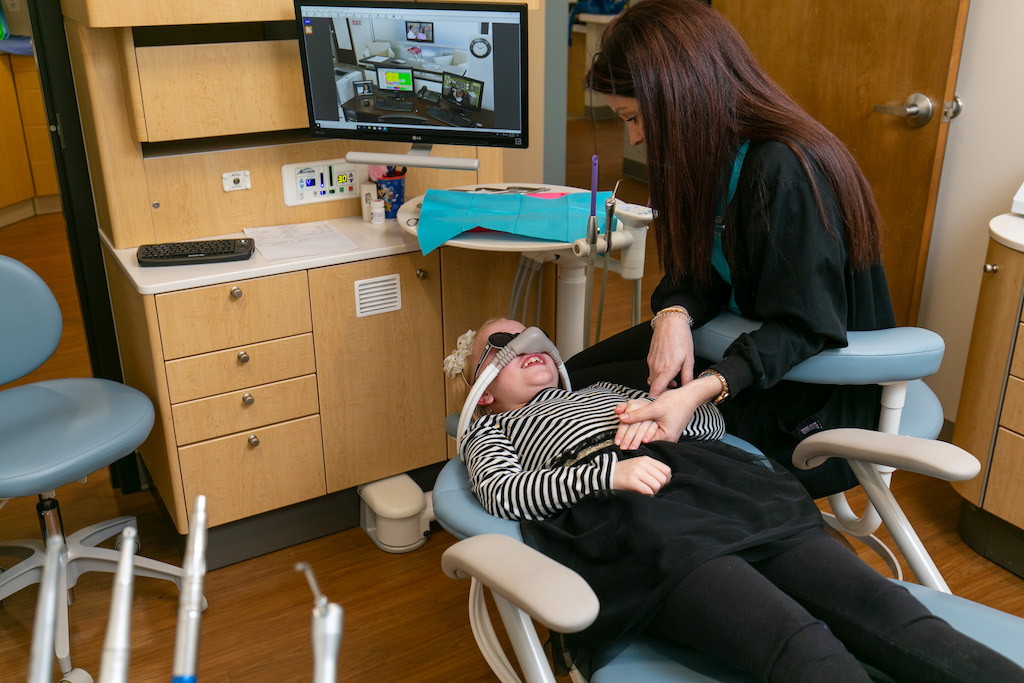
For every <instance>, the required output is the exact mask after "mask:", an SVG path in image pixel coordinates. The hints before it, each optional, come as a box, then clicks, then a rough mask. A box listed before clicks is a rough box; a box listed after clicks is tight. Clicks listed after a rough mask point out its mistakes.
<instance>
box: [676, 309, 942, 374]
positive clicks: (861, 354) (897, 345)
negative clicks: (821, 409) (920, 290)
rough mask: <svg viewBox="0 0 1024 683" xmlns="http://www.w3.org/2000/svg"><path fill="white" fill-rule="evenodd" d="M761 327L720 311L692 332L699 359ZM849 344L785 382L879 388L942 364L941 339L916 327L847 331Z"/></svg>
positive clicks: (796, 371) (820, 356) (819, 356)
mask: <svg viewBox="0 0 1024 683" xmlns="http://www.w3.org/2000/svg"><path fill="white" fill-rule="evenodd" d="M760 326H761V323H759V322H757V321H754V320H748V319H747V318H741V317H740V316H738V315H735V314H733V313H720V314H719V315H718V316H716V317H715V318H714V319H712V320H710V321H708V322H707V323H705V324H704V325H702V326H701V327H699V328H697V329H695V330H694V331H693V344H694V348H695V349H696V351H697V355H699V356H700V357H701V358H707V359H708V360H711V361H717V360H720V359H721V358H722V357H723V356H724V355H725V351H726V349H727V348H729V346H730V345H731V344H732V343H733V341H735V340H736V337H738V336H740V335H741V334H744V333H748V332H752V331H753V330H756V329H757V328H759V327H760ZM846 341H847V344H848V345H847V346H846V347H844V348H841V349H825V350H824V351H822V352H820V353H818V354H817V355H815V356H812V357H811V358H808V359H807V360H805V361H804V362H803V363H800V364H799V365H797V366H796V367H794V368H792V369H791V370H790V371H789V372H788V373H786V377H785V378H786V379H788V380H792V381H794V382H807V383H811V384H881V383H883V382H895V381H903V380H911V379H918V378H921V377H927V376H929V375H933V374H935V373H936V372H937V371H938V369H939V364H940V363H941V362H942V354H943V352H944V351H945V348H946V347H945V343H944V342H943V341H942V337H940V336H939V335H937V334H935V333H934V332H931V331H929V330H926V329H924V328H920V327H894V328H891V329H887V330H871V331H864V332H847V333H846Z"/></svg>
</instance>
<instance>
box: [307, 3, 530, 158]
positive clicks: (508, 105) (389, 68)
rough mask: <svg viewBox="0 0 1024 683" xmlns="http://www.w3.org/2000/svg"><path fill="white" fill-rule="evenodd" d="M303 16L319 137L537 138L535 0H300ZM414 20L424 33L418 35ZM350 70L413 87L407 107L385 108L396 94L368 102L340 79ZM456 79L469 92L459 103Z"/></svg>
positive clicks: (524, 141) (519, 141)
mask: <svg viewBox="0 0 1024 683" xmlns="http://www.w3.org/2000/svg"><path fill="white" fill-rule="evenodd" d="M295 17H296V21H297V24H298V29H299V51H300V54H301V58H302V72H303V80H304V86H305V90H306V101H307V111H308V114H309V124H310V131H311V133H312V134H313V135H314V136H316V137H331V138H352V139H361V140H388V141H399V142H401V141H405V142H410V143H413V144H416V145H419V144H421V143H426V144H436V143H443V144H455V145H479V146H493V147H513V148H525V147H527V146H528V126H527V119H528V111H529V110H528V98H527V93H528V85H529V84H528V83H527V73H528V69H527V6H526V5H525V4H499V3H493V4H492V3H486V2H480V3H477V2H458V1H442V2H430V1H429V0H428V1H425V2H411V1H409V0H390V1H389V0H295ZM413 24H416V25H418V26H416V27H415V28H416V29H417V34H416V36H417V39H416V40H412V39H410V38H409V34H410V32H411V28H412V26H411V25H413ZM421 29H422V30H421ZM420 33H422V34H423V35H424V36H429V38H430V39H432V40H433V42H429V41H427V40H421V39H419V36H420ZM335 41H336V42H335ZM354 71H355V72H358V74H357V75H354V76H353V75H350V74H352V72H354ZM346 77H348V78H350V79H352V78H354V79H362V80H372V81H374V82H375V83H376V84H377V89H378V90H389V91H393V92H394V91H397V92H404V93H410V91H411V93H410V94H408V95H405V96H403V99H404V100H405V101H406V105H405V106H406V108H405V109H404V110H402V111H391V110H384V109H383V108H382V109H381V110H379V111H378V110H377V109H376V108H375V105H376V104H377V103H378V100H379V103H386V98H374V100H373V101H372V102H371V103H370V104H371V105H373V106H368V105H367V100H366V98H365V96H360V95H359V94H357V93H353V94H349V89H347V88H339V87H338V82H339V79H343V78H346ZM445 83H448V84H449V85H452V86H453V88H449V91H450V92H449V94H446V93H445ZM496 83H501V87H500V88H498V87H495V84H496ZM455 85H458V86H461V89H462V93H468V97H467V96H466V95H465V94H463V95H462V101H458V98H457V97H456V96H455V95H454V94H451V93H452V92H453V91H454V86H455ZM346 97H348V98H349V99H347V100H345V101H342V100H344V99H345V98H346ZM410 103H411V104H413V110H412V111H409V110H408V108H407V107H408V104H410Z"/></svg>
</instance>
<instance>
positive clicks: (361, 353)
mask: <svg viewBox="0 0 1024 683" xmlns="http://www.w3.org/2000/svg"><path fill="white" fill-rule="evenodd" d="M445 254H447V255H449V256H454V255H457V256H458V257H460V258H462V259H465V261H466V262H465V263H464V264H463V266H462V267H460V268H453V269H452V273H451V276H450V277H449V278H448V280H446V281H450V284H451V286H452V288H453V293H454V292H458V293H459V296H453V294H449V295H448V296H445V297H442V287H441V274H440V272H441V262H442V256H443V255H445ZM121 255H123V253H122V254H121ZM105 257H106V259H107V274H108V280H109V284H110V292H111V299H112V302H113V304H114V312H115V313H114V317H115V324H116V327H117V333H118V345H119V349H120V351H121V357H122V365H123V366H124V374H125V381H126V382H127V383H128V384H129V385H131V386H134V387H136V388H138V389H140V390H141V391H144V392H145V393H146V394H147V395H148V396H149V397H150V398H151V399H152V401H153V404H154V406H155V408H156V412H157V420H156V425H155V426H154V429H153V433H152V434H151V435H150V438H149V439H148V440H147V441H146V443H145V444H143V446H142V447H141V448H140V449H139V452H140V453H141V455H142V457H143V460H144V461H145V463H146V466H147V469H148V471H149V472H150V474H151V475H152V478H153V480H154V483H155V485H156V489H157V491H158V493H159V496H160V499H161V501H162V502H163V504H164V507H165V508H166V509H167V510H168V512H169V513H170V516H171V518H172V520H173V521H174V523H175V525H176V527H177V529H178V531H179V532H180V533H185V532H186V531H187V529H188V514H189V508H190V507H191V501H192V500H193V499H194V497H195V496H196V495H197V494H199V493H203V494H205V495H206V496H207V507H208V510H209V516H210V521H209V524H210V526H211V527H217V526H218V525H222V524H226V523H228V522H234V521H238V520H243V519H246V518H249V517H252V516H253V515H257V514H261V513H265V512H268V511H271V510H277V509H279V508H284V507H288V506H292V505H295V504H297V503H301V502H304V501H309V500H311V499H314V498H320V497H323V496H326V495H328V494H332V493H336V492H342V491H346V490H349V489H352V488H353V487H355V486H358V485H360V484H365V483H367V482H371V481H376V480H378V479H382V478H384V477H389V476H392V475H395V474H399V473H402V472H409V471H413V470H417V469H420V468H423V467H427V466H429V465H433V464H435V463H439V462H442V461H444V460H445V459H446V457H447V455H448V439H447V437H446V435H445V433H444V416H445V415H446V414H447V412H448V411H449V410H451V409H452V408H451V406H450V405H446V385H445V379H444V374H443V373H442V372H441V359H442V358H443V357H444V354H445V340H446V339H448V338H451V339H454V338H455V337H456V336H458V334H461V333H462V332H464V331H465V328H464V327H462V326H463V325H464V324H465V320H466V318H470V319H472V320H474V321H475V322H472V323H470V324H472V325H477V324H479V322H480V321H482V320H483V319H484V318H486V317H490V316H491V315H495V314H497V313H498V311H499V310H500V308H503V306H500V307H499V306H498V301H500V300H505V301H507V297H508V294H509V292H508V286H507V285H506V284H504V283H505V282H509V281H510V280H511V278H509V279H506V280H503V283H502V284H495V285H494V286H493V287H492V288H489V289H488V292H487V293H486V296H483V297H480V298H479V300H478V301H475V302H474V301H472V298H473V293H474V292H476V291H477V285H476V284H474V283H478V282H479V280H480V277H481V275H480V273H481V272H493V273H506V272H507V273H511V272H512V269H513V268H514V265H515V262H516V259H515V255H512V254H477V255H476V267H475V268H473V267H470V262H472V261H473V253H472V252H466V251H462V250H456V251H455V253H454V254H452V252H451V250H447V249H445V250H441V251H440V252H434V253H432V254H430V255H427V256H424V255H422V254H420V253H419V252H418V251H413V252H409V253H399V254H396V255H391V256H384V257H376V258H366V259H364V260H357V261H352V262H347V263H340V264H338V265H330V266H324V267H311V268H308V269H302V270H296V271H292V272H284V273H280V274H276V275H267V276H263V277H254V278H249V279H235V280H231V281H228V282H223V283H219V284H213V285H208V286H203V287H192V288H188V289H180V290H175V291H169V292H164V293H156V294H140V293H139V292H138V290H137V289H136V284H135V283H134V282H133V281H132V280H131V278H129V276H128V274H127V273H126V271H125V268H124V267H122V266H123V262H122V261H119V260H118V258H119V257H118V256H116V255H114V254H113V253H112V252H111V251H110V250H107V251H106V252H105ZM239 269H240V270H239V272H244V269H245V267H244V266H239ZM145 270H149V269H145ZM492 290H493V291H492ZM446 309H458V315H457V316H456V315H455V314H452V316H450V317H451V318H452V324H453V325H458V326H459V329H458V330H457V331H452V330H449V329H447V327H446V326H445V325H444V324H443V321H444V319H445V316H444V315H443V311H444V310H446ZM453 343H454V342H453Z"/></svg>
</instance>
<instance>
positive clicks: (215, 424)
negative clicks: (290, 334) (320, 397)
mask: <svg viewBox="0 0 1024 683" xmlns="http://www.w3.org/2000/svg"><path fill="white" fill-rule="evenodd" d="M250 399H251V400H250ZM318 406H319V403H318V401H317V393H316V376H315V375H307V376H305V377H299V378H296V379H289V380H285V381H283V382H274V383H273V384H262V385H260V386H258V387H251V388H249V389H245V390H240V391H233V392H230V393H227V394H220V395H218V396H211V397H210V398H201V399H199V400H196V401H188V402H186V403H179V404H177V405H175V406H172V407H171V416H172V420H173V422H174V436H175V441H176V442H177V443H178V445H184V444H189V443H195V442H196V441H202V440H203V439H212V438H213V437H216V436H222V435H224V434H231V433H233V432H240V431H242V430H243V429H252V428H254V427H259V426H261V425H268V424H273V423H275V422H284V421H285V420H292V419H295V418H297V417H304V416H306V415H312V414H314V413H316V412H318V411H319V408H318Z"/></svg>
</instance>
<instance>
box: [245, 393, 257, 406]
mask: <svg viewBox="0 0 1024 683" xmlns="http://www.w3.org/2000/svg"><path fill="white" fill-rule="evenodd" d="M255 402H256V399H254V398H253V397H252V394H242V403H244V404H245V405H247V406H251V405H252V404H253V403H255Z"/></svg>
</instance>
